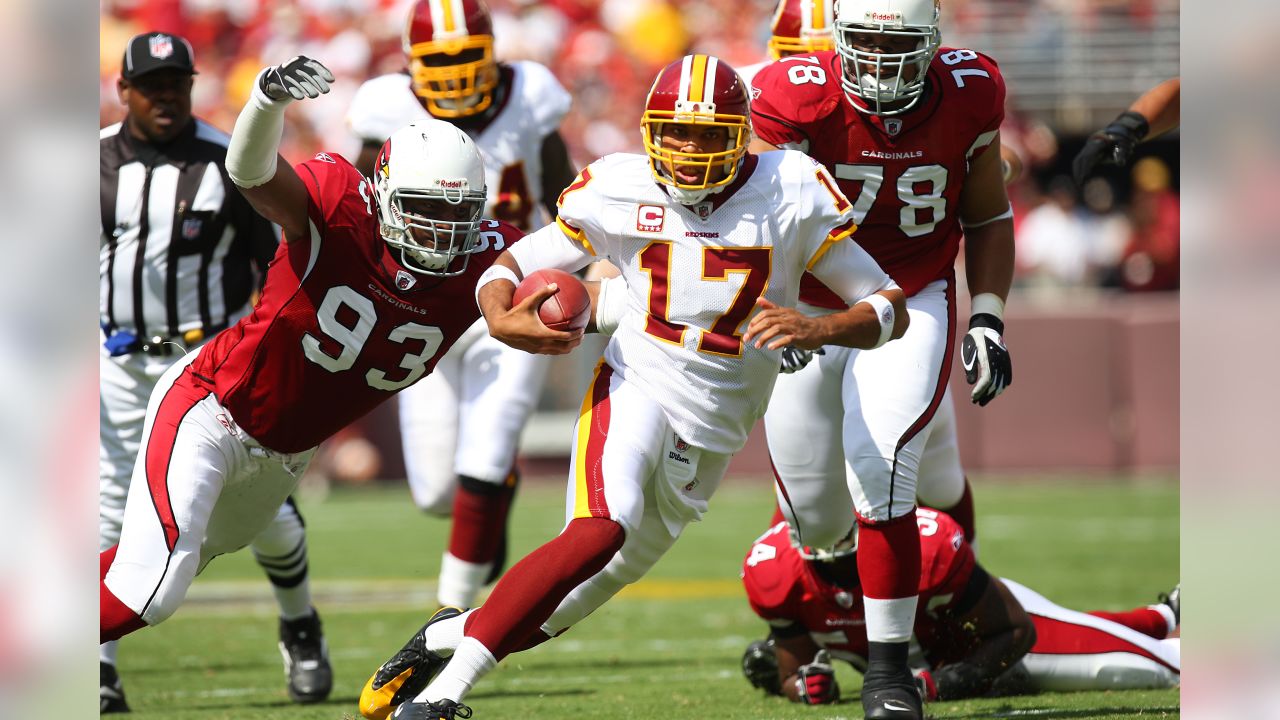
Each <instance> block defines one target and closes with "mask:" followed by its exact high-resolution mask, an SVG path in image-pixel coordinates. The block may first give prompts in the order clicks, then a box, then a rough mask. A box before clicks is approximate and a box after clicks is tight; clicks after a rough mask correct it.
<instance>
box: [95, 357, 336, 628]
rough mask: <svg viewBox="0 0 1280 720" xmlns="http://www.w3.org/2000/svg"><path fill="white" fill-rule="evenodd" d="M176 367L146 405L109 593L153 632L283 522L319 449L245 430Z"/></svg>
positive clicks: (183, 367)
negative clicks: (224, 559)
mask: <svg viewBox="0 0 1280 720" xmlns="http://www.w3.org/2000/svg"><path fill="white" fill-rule="evenodd" d="M196 356H197V353H195V352H193V353H189V354H188V355H187V356H186V357H184V358H183V359H182V360H181V361H179V362H177V363H175V364H174V366H173V367H171V368H170V369H169V370H168V371H167V372H166V373H165V374H164V375H163V376H162V377H161V378H160V381H159V382H158V383H157V384H156V390H155V392H154V394H153V395H152V396H151V402H150V404H149V406H148V407H147V418H146V422H145V425H144V428H143V433H142V446H141V451H140V452H139V456H138V462H137V464H136V466H135V468H134V475H133V479H132V481H131V483H130V487H129V496H128V500H127V502H126V505H125V512H124V526H123V529H122V531H121V534H120V544H119V548H118V549H117V551H116V556H115V560H114V562H113V563H112V565H111V569H110V570H109V571H108V572H107V575H106V578H105V580H104V583H105V584H106V586H107V589H108V590H110V592H111V593H112V594H113V595H115V596H116V597H117V598H119V599H120V601H121V602H123V603H124V604H125V605H126V606H128V607H129V608H130V609H132V610H133V611H134V612H136V613H137V614H138V615H139V616H141V617H142V619H143V620H144V621H145V622H146V623H147V624H148V625H155V624H157V623H160V622H162V621H164V620H165V619H166V618H168V617H169V616H170V615H172V614H173V612H174V611H175V610H177V609H178V606H179V605H181V604H182V601H183V599H184V598H185V597H186V594H187V589H188V588H189V587H190V586H191V582H192V580H194V579H195V576H196V574H197V573H199V572H200V571H201V570H202V569H204V566H205V565H206V564H208V562H209V561H210V560H212V559H213V558H214V557H217V556H218V555H221V554H224V553H229V552H234V551H236V550H239V549H240V548H243V547H245V546H246V545H248V544H249V543H250V542H252V541H253V539H254V538H255V537H256V536H257V535H258V534H259V533H261V532H262V531H263V529H265V528H266V527H267V526H268V525H269V524H270V523H271V522H272V520H273V519H274V518H275V517H276V515H277V512H278V511H279V509H280V507H281V504H282V503H284V501H285V499H286V498H287V497H288V496H289V494H290V493H292V492H293V490H294V488H295V487H296V486H297V484H298V478H299V477H300V476H301V474H302V471H303V470H305V469H306V466H307V463H308V462H310V459H311V456H312V455H313V454H314V452H315V451H314V449H312V450H308V451H305V452H301V453H294V454H291V455H283V454H280V453H276V452H273V451H271V450H267V449H266V448H263V447H262V446H261V445H260V444H259V443H258V442H257V441H256V440H254V439H253V438H251V437H249V436H248V435H247V434H246V433H244V432H243V431H241V430H240V429H239V428H238V427H237V426H236V424H235V421H234V419H233V418H232V417H231V414H230V413H229V412H228V411H227V410H226V408H224V407H222V405H221V404H219V402H218V399H217V397H215V396H214V395H213V393H212V392H209V391H208V390H207V389H204V388H202V387H199V386H197V385H196V384H195V383H194V382H193V378H192V377H191V374H190V370H189V366H190V364H191V361H192V360H194V359H195V358H196Z"/></svg>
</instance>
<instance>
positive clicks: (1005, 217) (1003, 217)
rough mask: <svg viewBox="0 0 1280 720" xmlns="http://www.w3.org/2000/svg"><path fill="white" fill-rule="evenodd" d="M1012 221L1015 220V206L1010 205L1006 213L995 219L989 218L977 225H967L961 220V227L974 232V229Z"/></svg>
mask: <svg viewBox="0 0 1280 720" xmlns="http://www.w3.org/2000/svg"><path fill="white" fill-rule="evenodd" d="M1012 219H1013V206H1012V205H1010V206H1009V209H1008V210H1005V211H1004V212H1002V213H1000V214H999V215H996V216H995V217H993V218H987V219H986V220H980V221H978V222H975V223H967V222H964V221H963V220H961V221H960V226H961V227H963V228H964V229H965V230H973V229H974V228H980V227H983V226H984V225H990V224H991V223H994V222H1000V221H1001V220H1012Z"/></svg>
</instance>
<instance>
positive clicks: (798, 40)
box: [769, 0, 835, 60]
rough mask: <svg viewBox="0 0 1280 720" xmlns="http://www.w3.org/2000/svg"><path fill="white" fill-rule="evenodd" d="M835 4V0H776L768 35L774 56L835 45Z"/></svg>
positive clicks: (815, 50)
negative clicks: (832, 28)
mask: <svg viewBox="0 0 1280 720" xmlns="http://www.w3.org/2000/svg"><path fill="white" fill-rule="evenodd" d="M834 4H835V0H779V1H778V9H777V11H776V12H774V14H773V36H772V37H770V38H769V54H770V55H772V56H773V59H774V60H778V59H780V58H783V57H786V56H788V55H799V54H803V53H815V52H818V51H820V50H831V49H834V48H835V38H834V37H833V36H832V33H831V26H832V23H833V18H834V11H833V9H832V8H833V6H834Z"/></svg>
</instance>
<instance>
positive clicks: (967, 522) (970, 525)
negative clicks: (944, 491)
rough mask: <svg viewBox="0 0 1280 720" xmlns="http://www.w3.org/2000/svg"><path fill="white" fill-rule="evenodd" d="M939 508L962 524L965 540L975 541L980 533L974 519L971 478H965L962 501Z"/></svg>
mask: <svg viewBox="0 0 1280 720" xmlns="http://www.w3.org/2000/svg"><path fill="white" fill-rule="evenodd" d="M938 509H939V510H941V511H942V512H944V513H946V514H948V515H950V516H951V519H952V520H955V521H956V523H957V524H958V525H960V528H961V529H962V530H964V539H965V541H967V542H973V539H974V538H975V537H977V535H978V526H977V524H975V523H974V520H973V486H972V485H970V484H969V478H967V477H966V478H965V479H964V494H963V495H961V496H960V502H957V503H956V504H955V505H954V506H952V507H949V508H938Z"/></svg>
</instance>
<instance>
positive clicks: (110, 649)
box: [98, 640, 120, 665]
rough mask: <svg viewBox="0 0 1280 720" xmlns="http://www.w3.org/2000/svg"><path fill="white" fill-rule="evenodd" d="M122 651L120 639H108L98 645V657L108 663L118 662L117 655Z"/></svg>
mask: <svg viewBox="0 0 1280 720" xmlns="http://www.w3.org/2000/svg"><path fill="white" fill-rule="evenodd" d="M119 652H120V641H119V640H108V641H107V642H104V643H102V644H101V645H99V646H98V659H99V660H101V661H102V662H104V663H106V664H108V665H115V664H116V655H117V654H118V653H119Z"/></svg>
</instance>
